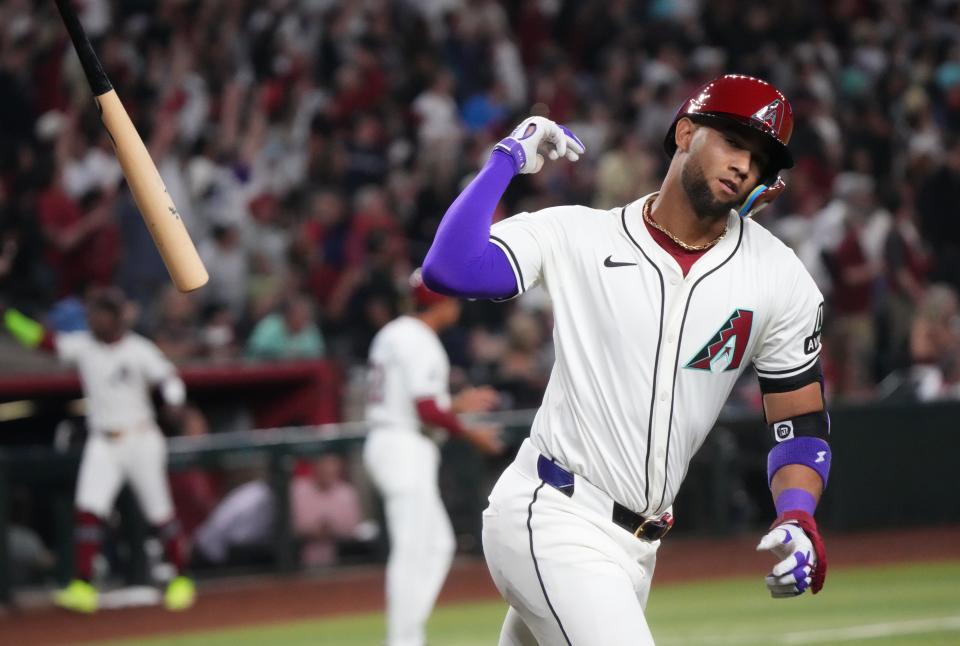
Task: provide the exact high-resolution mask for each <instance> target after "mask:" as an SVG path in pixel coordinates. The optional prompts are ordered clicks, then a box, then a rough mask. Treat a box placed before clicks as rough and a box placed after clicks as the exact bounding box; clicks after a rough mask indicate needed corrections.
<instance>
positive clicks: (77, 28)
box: [55, 0, 113, 96]
mask: <svg viewBox="0 0 960 646" xmlns="http://www.w3.org/2000/svg"><path fill="white" fill-rule="evenodd" d="M55 2H56V3H57V9H58V10H59V11H60V17H61V18H63V24H64V25H66V27H67V33H69V34H70V40H72V41H73V47H74V49H76V50H77V56H79V57H80V64H81V65H82V66H83V73H84V74H86V75H87V81H88V82H89V83H90V89H91V90H93V94H94V96H100V95H101V94H106V93H107V92H109V91H110V90H112V89H113V84H111V83H110V79H109V78H107V74H106V72H104V71H103V66H102V65H100V59H99V58H97V54H96V53H95V52H94V51H93V45H91V44H90V39H88V38H87V34H86V32H84V31H83V25H81V24H80V19H79V18H77V14H76V13H75V12H74V11H73V8H72V7H71V6H70V2H71V0H55Z"/></svg>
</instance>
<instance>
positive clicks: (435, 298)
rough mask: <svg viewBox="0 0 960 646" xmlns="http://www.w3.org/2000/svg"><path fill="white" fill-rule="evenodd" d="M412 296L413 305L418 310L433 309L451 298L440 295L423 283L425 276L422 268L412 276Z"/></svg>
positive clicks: (416, 270)
mask: <svg viewBox="0 0 960 646" xmlns="http://www.w3.org/2000/svg"><path fill="white" fill-rule="evenodd" d="M410 295H411V296H412V297H413V304H414V306H415V307H416V308H417V309H418V310H422V309H426V308H428V307H432V306H434V305H436V304H437V303H442V302H443V301H445V300H447V299H448V298H450V297H449V296H444V295H443V294H438V293H437V292H435V291H433V290H432V289H430V288H429V287H427V286H426V285H425V284H424V283H423V276H422V275H421V270H420V268H417V269H415V270H414V271H413V273H412V274H410Z"/></svg>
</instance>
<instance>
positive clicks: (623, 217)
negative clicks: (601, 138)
mask: <svg viewBox="0 0 960 646" xmlns="http://www.w3.org/2000/svg"><path fill="white" fill-rule="evenodd" d="M620 222H621V223H622V224H623V231H624V233H626V234H627V237H628V238H630V242H632V243H633V246H635V247H636V248H637V249H639V250H640V253H641V254H642V255H643V257H644V258H645V259H646V261H647V262H648V263H650V266H651V267H653V269H654V270H655V271H656V272H657V276H658V277H659V278H660V327H659V329H658V330H657V353H656V355H654V360H653V388H652V390H651V391H650V419H649V420H647V458H646V460H645V464H644V490H643V504H644V508H643V510H644V511H643V513H644V514H645V513H646V511H647V509H648V508H649V507H650V449H651V440H652V439H653V409H654V406H655V404H656V401H657V373H659V369H658V368H659V366H660V345H661V343H663V311H664V309H665V304H666V295H665V293H664V291H665V290H664V286H663V272H661V271H660V268H659V267H657V265H656V263H655V262H653V260H651V259H650V256H648V255H647V252H646V251H644V250H643V247H641V246H640V244H639V243H638V242H637V240H636V238H634V237H633V234H632V233H630V229H629V228H628V227H627V207H623V208H622V209H621V210H620Z"/></svg>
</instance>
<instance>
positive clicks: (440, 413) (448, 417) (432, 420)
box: [417, 399, 466, 435]
mask: <svg viewBox="0 0 960 646" xmlns="http://www.w3.org/2000/svg"><path fill="white" fill-rule="evenodd" d="M417 415H418V416H419V417H420V421H421V422H423V423H424V424H426V425H428V426H439V427H440V428H442V429H445V430H446V431H447V432H448V433H450V435H464V434H466V430H465V429H464V428H463V425H462V424H461V423H460V420H459V419H457V416H456V415H454V414H453V412H452V411H449V410H442V409H441V408H440V407H439V406H438V405H437V402H436V400H434V399H418V400H417Z"/></svg>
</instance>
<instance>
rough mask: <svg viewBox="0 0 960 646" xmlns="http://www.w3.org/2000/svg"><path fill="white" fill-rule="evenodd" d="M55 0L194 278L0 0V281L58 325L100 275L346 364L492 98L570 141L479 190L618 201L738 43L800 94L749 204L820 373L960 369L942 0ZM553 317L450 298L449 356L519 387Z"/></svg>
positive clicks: (175, 331) (469, 162)
mask: <svg viewBox="0 0 960 646" xmlns="http://www.w3.org/2000/svg"><path fill="white" fill-rule="evenodd" d="M75 4H76V5H77V6H78V7H79V8H80V9H81V17H82V21H83V23H84V25H85V27H86V29H87V31H88V33H89V35H90V36H91V37H92V38H93V39H94V42H95V46H96V49H97V51H98V52H99V53H100V55H101V58H102V60H103V64H104V68H105V70H106V72H107V74H108V75H109V76H110V78H111V79H112V81H113V84H114V86H115V87H116V89H117V91H118V93H119V95H120V97H121V99H122V101H123V102H124V104H125V106H126V107H127V109H128V111H129V112H130V114H131V115H132V117H133V119H134V121H135V123H136V124H137V126H138V128H139V130H140V132H141V133H142V134H143V136H144V139H145V141H147V143H148V147H149V149H150V151H151V153H152V156H153V158H154V159H155V160H156V162H157V164H158V167H159V169H160V171H161V174H162V175H163V177H164V180H165V182H166V186H167V188H168V190H169V191H170V193H171V195H172V196H173V198H174V201H175V202H176V204H177V205H178V207H179V210H180V212H181V213H182V214H183V217H184V219H185V221H186V222H187V225H188V227H189V229H190V231H191V233H192V235H193V237H194V239H195V240H196V241H197V243H198V247H199V249H200V253H201V255H202V257H203V259H204V261H205V262H206V264H207V267H208V269H209V272H210V276H211V279H210V283H209V285H207V286H206V287H205V288H203V289H201V290H200V291H199V292H197V293H194V294H189V295H183V294H179V293H177V292H176V291H175V290H174V289H173V288H172V287H171V286H170V283H169V280H168V277H167V274H166V271H165V269H164V267H163V264H162V262H161V260H160V258H159V256H158V255H157V253H156V251H155V249H154V246H153V243H152V242H151V240H150V237H149V235H148V233H147V231H146V229H145V228H144V226H143V224H142V222H141V219H140V216H139V214H138V212H137V210H136V207H135V205H134V203H133V201H132V199H131V197H130V194H129V192H128V191H127V189H126V187H125V185H124V183H123V181H122V175H121V172H120V168H119V166H118V164H117V162H116V160H115V158H114V155H113V152H112V149H111V145H110V141H109V138H108V136H107V134H106V133H105V131H104V129H103V128H102V126H101V125H100V123H99V120H98V115H97V110H96V107H95V105H94V103H93V102H92V101H91V97H90V90H89V87H88V86H87V84H86V82H85V80H84V78H83V75H82V72H81V70H80V68H79V64H78V61H77V59H76V57H75V55H74V53H73V50H72V48H71V47H70V46H69V43H68V40H67V38H66V34H65V32H64V29H63V26H62V24H61V23H60V21H59V19H58V17H57V16H56V12H55V9H54V7H53V4H52V3H37V2H33V1H32V0H6V1H5V2H4V3H2V5H0V95H2V96H3V97H4V100H3V101H2V102H0V124H2V132H0V297H2V298H3V299H4V300H5V302H6V303H7V304H10V305H17V306H19V307H21V308H23V309H25V310H27V311H29V312H30V313H32V314H35V315H38V316H41V317H43V318H45V320H47V321H48V322H49V323H51V324H53V325H57V324H58V321H60V322H62V323H63V324H64V325H69V324H71V321H72V316H71V314H70V312H73V311H74V310H75V309H76V299H78V298H79V299H82V295H83V292H84V289H85V288H87V287H89V286H91V285H103V284H118V285H120V286H122V287H123V288H124V289H125V290H126V292H127V293H128V294H129V295H130V296H131V298H132V299H133V300H134V301H135V302H136V303H137V305H138V307H139V315H138V320H137V323H136V327H137V329H138V330H140V331H142V332H144V333H145V334H147V335H149V336H150V337H151V338H153V339H155V340H156V341H157V343H158V344H159V345H160V346H161V347H162V349H163V350H164V351H165V352H166V353H167V354H168V355H169V356H170V357H171V358H173V359H174V360H176V361H178V362H191V361H228V360H234V359H241V358H246V359H254V360H260V359H284V358H296V357H319V356H326V357H330V358H333V359H334V360H336V361H339V362H341V363H342V365H344V366H345V367H347V368H349V367H351V366H359V365H362V364H363V362H364V360H365V356H366V351H367V346H368V344H369V341H370V339H371V337H372V335H373V334H374V333H375V332H376V331H377V330H378V329H379V328H380V326H382V325H383V324H384V323H385V322H387V321H388V320H390V319H391V318H392V317H393V316H395V315H396V314H397V313H398V312H399V311H403V309H404V307H405V297H406V284H407V277H408V276H409V274H410V272H411V270H412V269H413V268H414V267H416V266H417V265H418V264H419V263H420V261H421V260H422V258H423V256H424V254H425V252H426V249H427V248H428V246H429V243H430V240H431V238H432V235H433V232H434V231H435V229H436V226H437V223H438V222H439V220H440V218H441V216H442V215H443V212H444V210H445V208H446V206H447V205H448V204H449V203H450V202H451V201H452V199H453V198H454V197H455V196H456V195H457V193H458V191H459V189H460V188H461V187H462V186H463V185H464V182H465V181H467V180H469V178H470V177H471V176H472V174H473V173H474V172H475V171H476V170H477V169H478V168H479V166H480V165H482V163H483V161H484V160H485V158H486V156H487V155H488V154H489V152H490V150H491V147H492V145H493V144H494V143H495V142H496V141H497V140H499V139H500V138H501V137H503V136H504V135H505V134H506V133H507V132H509V130H510V129H511V128H512V126H513V124H514V122H516V121H518V120H520V119H521V118H523V117H524V116H526V115H528V114H531V113H536V114H542V115H545V116H548V117H549V118H551V119H554V120H556V121H558V122H562V123H565V124H567V125H568V126H570V127H571V128H572V129H573V130H574V131H575V132H576V133H577V134H578V135H579V136H580V137H581V139H583V141H584V142H585V143H586V146H587V150H588V154H587V155H586V157H585V158H583V159H582V160H581V161H580V162H579V163H577V164H569V163H550V164H548V165H547V168H546V170H545V171H544V172H541V173H540V174H538V175H536V176H534V177H531V178H524V179H518V180H516V181H515V182H514V183H513V185H512V186H511V187H510V189H509V191H508V193H507V195H506V198H505V200H504V202H503V204H502V205H501V212H500V214H499V217H505V216H507V215H509V214H510V213H513V212H518V211H529V210H535V209H539V208H542V207H546V206H549V205H553V204H559V203H582V204H590V205H594V206H597V207H602V208H608V207H613V206H617V205H622V204H625V203H628V202H630V201H632V200H634V199H636V198H638V197H640V196H642V195H644V194H646V193H648V192H650V191H652V190H655V189H656V188H657V186H658V184H659V181H660V179H661V177H662V174H663V171H664V169H665V167H666V164H667V159H666V157H665V155H664V153H663V151H662V140H663V136H664V134H665V132H666V130H667V128H668V126H669V124H670V122H671V120H672V118H673V115H674V112H675V110H676V108H677V107H678V105H679V104H680V103H681V102H682V100H683V99H684V98H685V97H686V96H687V95H688V94H689V93H690V92H691V91H692V90H693V89H694V88H695V87H696V86H697V85H699V84H701V83H703V82H705V81H706V80H709V79H711V78H713V77H715V76H717V75H719V74H721V73H724V72H739V73H745V74H751V75H756V76H759V77H762V78H765V79H768V80H770V81H771V82H773V83H774V84H776V85H778V86H779V87H780V88H782V89H783V90H784V92H785V93H786V94H787V96H788V97H789V98H790V99H791V100H792V103H793V107H794V111H795V115H796V129H795V132H794V137H793V141H792V142H791V148H792V149H793V150H794V155H795V157H796V158H797V160H798V163H797V166H796V168H795V169H793V170H792V171H791V172H790V173H789V175H788V176H787V182H788V190H787V191H786V193H785V194H784V195H783V196H782V197H781V198H780V199H779V200H778V201H777V202H776V203H775V204H774V206H773V207H771V208H770V209H768V210H767V211H765V212H764V213H763V214H762V215H761V216H760V217H759V219H760V220H761V222H762V224H763V225H764V226H767V227H769V228H771V229H772V230H774V231H775V232H776V233H777V234H778V235H779V236H781V237H782V238H783V239H784V240H785V241H786V242H787V243H788V244H790V245H791V246H792V247H793V248H794V249H795V250H796V252H797V253H798V254H799V255H800V257H801V258H802V259H803V261H804V263H805V264H806V265H807V266H808V267H809V269H810V270H811V272H812V273H813V274H814V276H815V277H816V279H817V281H818V283H819V284H820V286H821V289H822V291H823V292H824V294H825V296H826V299H827V302H826V312H827V319H826V327H825V330H824V345H825V348H826V353H825V361H824V364H825V366H824V367H825V371H826V373H827V379H828V383H829V388H830V390H831V394H832V396H834V397H844V398H851V399H856V398H869V397H876V396H884V397H896V396H908V397H919V398H922V399H935V398H940V397H949V396H953V397H958V396H960V322H958V321H960V314H958V304H957V289H958V287H960V214H957V213H955V211H956V210H957V209H958V207H957V196H958V195H960V2H956V1H954V0H916V1H914V2H909V3H907V2H902V1H900V0H830V1H826V0H822V1H818V2H794V1H791V0H764V1H763V2H760V1H756V2H754V1H749V0H740V1H735V0H710V1H709V2H707V1H706V0H636V1H630V0H521V1H517V2H499V1H496V0H471V1H469V2H468V1H467V0H394V1H388V0H364V1H356V2H337V1H335V0H269V1H265V2H264V1H260V2H251V1H249V0H203V1H199V0H116V1H108V0H77V1H76V2H75ZM551 323H552V321H551V314H550V307H549V302H548V300H547V299H546V297H545V295H544V294H542V293H540V294H539V295H536V294H530V295H528V296H526V297H524V298H523V299H519V300H518V301H517V302H514V303H511V304H508V305H492V304H487V303H471V304H468V307H467V308H466V315H465V317H464V319H463V321H462V323H461V325H460V327H458V328H457V329H455V330H454V331H452V332H451V333H450V334H448V335H447V336H446V339H445V340H446V341H447V343H448V347H449V349H450V352H451V356H452V359H453V362H454V364H455V365H456V366H457V368H458V369H457V370H456V371H455V378H456V380H457V381H458V382H459V383H468V382H477V383H479V382H484V383H491V384H492V385H494V386H495V387H497V388H498V389H500V390H501V391H502V392H503V393H504V395H505V405H507V406H514V407H525V406H535V405H537V404H538V403H539V399H540V395H541V392H542V388H543V386H544V384H545V382H546V380H547V378H548V376H549V370H550V366H551V362H552V346H551V341H550V338H551V334H550V328H551ZM72 324H76V322H73V323H72ZM751 380H752V377H751ZM748 391H749V387H748V386H744V389H742V392H741V391H740V390H738V393H740V394H741V395H742V398H743V399H744V400H745V401H747V400H749V401H753V402H754V403H755V402H756V400H757V398H756V395H755V394H754V395H750V394H744V393H748Z"/></svg>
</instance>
